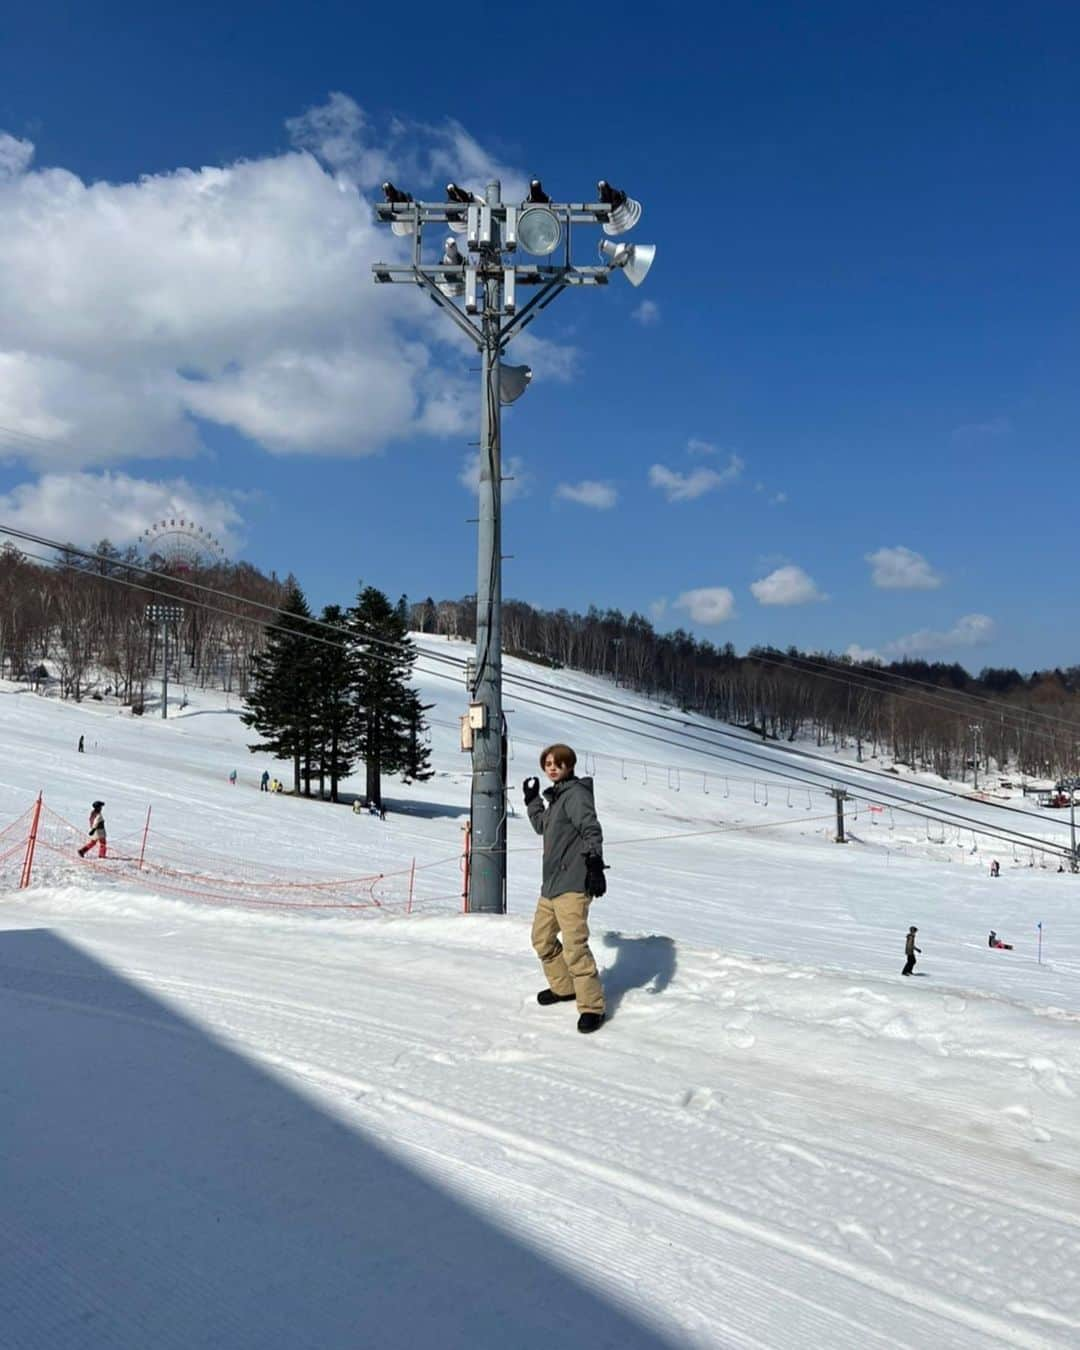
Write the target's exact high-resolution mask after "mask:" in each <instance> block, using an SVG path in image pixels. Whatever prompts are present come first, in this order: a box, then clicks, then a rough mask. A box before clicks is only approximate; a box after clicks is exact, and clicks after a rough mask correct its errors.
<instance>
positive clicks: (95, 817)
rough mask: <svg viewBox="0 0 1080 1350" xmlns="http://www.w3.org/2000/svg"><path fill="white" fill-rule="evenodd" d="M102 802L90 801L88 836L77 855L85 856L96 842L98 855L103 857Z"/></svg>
mask: <svg viewBox="0 0 1080 1350" xmlns="http://www.w3.org/2000/svg"><path fill="white" fill-rule="evenodd" d="M104 808H105V803H104V802H91V804H90V826H89V831H88V833H89V838H88V839H87V841H86V843H85V844H83V846H82V848H81V849H79V857H80V858H85V857H86V855H87V854H88V853H89V852H90V850H91V849H92V848H93V847H94V845H95V844H97V850H98V857H99V858H104V857H105V848H106V836H105V816H104V814H103V813H104Z"/></svg>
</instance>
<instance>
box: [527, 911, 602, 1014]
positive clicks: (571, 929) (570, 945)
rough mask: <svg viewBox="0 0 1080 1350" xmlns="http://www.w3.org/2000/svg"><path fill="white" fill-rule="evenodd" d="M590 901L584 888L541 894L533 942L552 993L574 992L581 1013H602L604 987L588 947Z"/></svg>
mask: <svg viewBox="0 0 1080 1350" xmlns="http://www.w3.org/2000/svg"><path fill="white" fill-rule="evenodd" d="M591 904H592V901H591V900H590V899H589V897H588V896H587V895H584V894H582V892H581V891H566V892H565V893H564V894H563V895H557V896H555V898H554V899H553V900H549V899H548V898H547V896H544V895H542V896H541V897H540V899H539V900H538V901H537V902H536V917H535V918H534V919H533V927H532V945H533V950H534V951H535V952H536V954H537V956H538V957H539V958H540V963H541V965H542V966H543V967H544V974H545V975H546V976H547V981H548V984H549V985H550V986H551V989H552V992H553V993H556V994H559V995H564V996H565V995H566V994H573V995H575V997H576V998H577V1006H578V1012H589V1013H602V1012H603V1011H604V986H603V985H602V984H601V983H600V976H599V974H598V973H597V970H596V962H595V961H594V960H593V954H592V952H591V951H590V950H589V906H590V905H591ZM560 933H562V941H561V942H560V941H559V934H560Z"/></svg>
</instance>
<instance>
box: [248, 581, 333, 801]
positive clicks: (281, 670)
mask: <svg viewBox="0 0 1080 1350" xmlns="http://www.w3.org/2000/svg"><path fill="white" fill-rule="evenodd" d="M310 620H311V610H310V609H309V608H308V603H307V601H306V600H305V599H304V593H303V591H302V590H301V589H300V587H299V585H298V583H297V582H296V581H295V580H294V579H293V578H292V577H290V578H289V580H288V581H287V582H286V592H285V599H284V602H283V603H282V606H281V609H280V610H279V611H278V614H277V616H276V618H275V621H274V624H273V625H272V626H271V627H270V628H269V630H268V632H267V637H266V646H265V647H264V648H263V650H262V651H261V652H259V653H258V654H257V655H256V656H254V657H253V658H252V662H251V667H252V673H251V687H250V690H249V692H248V695H247V697H246V699H245V700H244V702H245V705H246V707H247V709H248V711H247V712H245V713H242V714H241V716H240V720H241V722H243V724H244V726H246V727H254V728H255V730H256V731H257V732H259V734H260V735H261V736H262V737H263V739H262V741H259V742H257V743H256V744H255V745H249V746H248V749H249V750H251V751H253V752H255V751H264V752H266V751H268V752H269V753H270V754H272V755H273V756H274V758H275V759H291V760H292V762H293V791H294V792H297V793H299V791H300V782H301V777H303V778H304V781H305V784H306V792H307V795H308V796H310V795H311V770H310V764H311V754H312V748H313V743H314V721H315V715H314V714H315V702H316V682H315V676H314V664H315V663H314V660H313V657H312V648H313V646H314V645H315V644H314V643H313V642H311V640H310V637H311V634H312V631H313V630H312V627H311V622H310Z"/></svg>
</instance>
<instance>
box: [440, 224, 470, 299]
mask: <svg viewBox="0 0 1080 1350" xmlns="http://www.w3.org/2000/svg"><path fill="white" fill-rule="evenodd" d="M442 260H443V263H444V264H445V265H446V266H447V267H464V266H465V264H466V259H465V258H464V257H463V256H462V253H461V250H460V249H459V248H458V246H457V240H456V239H455V238H454V236H453V235H452V234H451V235H448V236H447V239H446V247H445V248H444V249H443V255H442ZM435 284H436V286H438V288H439V290H440V291H442V293H443V295H445V296H446V297H447V298H448V299H450V300H455V299H456V298H457V297H458V296H459V295H464V294H465V282H464V280H461V281H455V280H454V279H453V278H452V277H451V276H450V273H449V272H444V273H443V274H442V280H441V281H437V282H436V283H435Z"/></svg>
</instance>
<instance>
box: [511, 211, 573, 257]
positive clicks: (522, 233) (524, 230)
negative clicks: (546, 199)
mask: <svg viewBox="0 0 1080 1350" xmlns="http://www.w3.org/2000/svg"><path fill="white" fill-rule="evenodd" d="M561 238H562V226H561V225H560V224H559V217H558V216H557V215H556V214H555V212H554V211H549V210H548V209H547V207H546V206H526V207H525V208H524V209H523V210H522V211H521V213H520V215H519V216H518V220H517V240H518V243H519V244H520V245H521V247H522V248H523V249H524V250H525V252H526V253H533V254H535V255H536V256H537V257H538V258H544V257H546V256H547V255H548V254H549V253H554V252H555V250H556V249H557V248H558V247H559V240H560V239H561Z"/></svg>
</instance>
